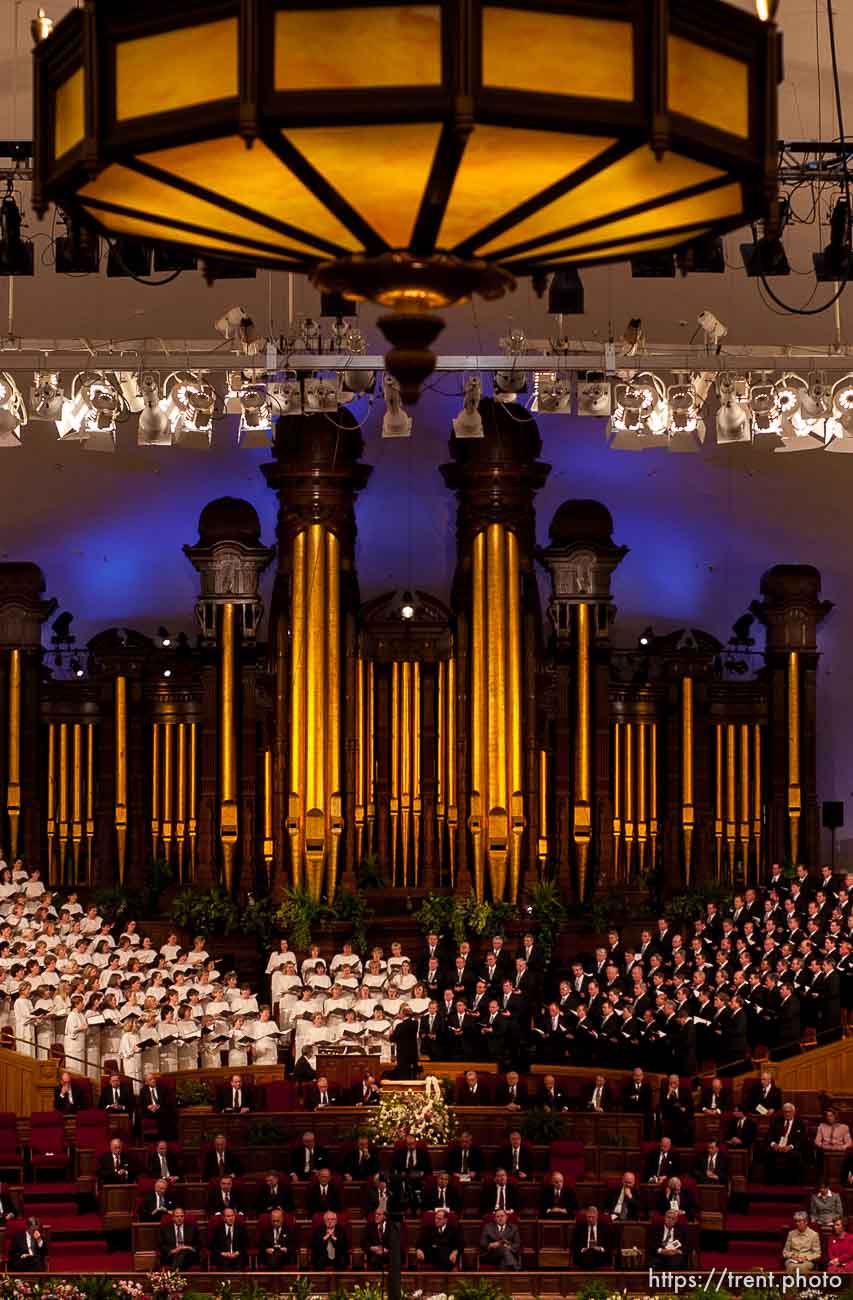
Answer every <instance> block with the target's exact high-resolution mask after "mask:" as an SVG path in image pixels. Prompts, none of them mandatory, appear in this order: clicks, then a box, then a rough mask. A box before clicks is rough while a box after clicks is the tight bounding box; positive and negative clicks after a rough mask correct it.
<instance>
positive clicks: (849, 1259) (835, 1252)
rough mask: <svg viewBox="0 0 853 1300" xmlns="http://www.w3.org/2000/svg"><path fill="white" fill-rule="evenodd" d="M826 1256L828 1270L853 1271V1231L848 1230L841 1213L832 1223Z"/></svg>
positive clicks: (837, 1271)
mask: <svg viewBox="0 0 853 1300" xmlns="http://www.w3.org/2000/svg"><path fill="white" fill-rule="evenodd" d="M826 1258H827V1270H828V1272H830V1273H853V1232H848V1230H847V1228H846V1227H845V1225H844V1220H843V1219H842V1218H841V1216H840V1215H839V1217H838V1218H837V1219H835V1220H834V1222H833V1224H832V1236H831V1237H830V1239H829V1245H828V1246H827V1248H826Z"/></svg>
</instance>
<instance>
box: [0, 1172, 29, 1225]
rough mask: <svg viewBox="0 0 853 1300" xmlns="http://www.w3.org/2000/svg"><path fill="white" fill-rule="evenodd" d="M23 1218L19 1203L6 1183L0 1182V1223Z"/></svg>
mask: <svg viewBox="0 0 853 1300" xmlns="http://www.w3.org/2000/svg"><path fill="white" fill-rule="evenodd" d="M21 1218H23V1211H22V1210H21V1203H20V1201H19V1200H18V1197H17V1196H16V1195H15V1193H14V1192H13V1191H12V1189H11V1187H10V1186H9V1184H8V1183H3V1182H0V1224H2V1223H6V1222H7V1221H8V1220H9V1219H21Z"/></svg>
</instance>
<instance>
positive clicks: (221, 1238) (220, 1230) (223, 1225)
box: [210, 1207, 249, 1269]
mask: <svg viewBox="0 0 853 1300" xmlns="http://www.w3.org/2000/svg"><path fill="white" fill-rule="evenodd" d="M210 1262H211V1264H212V1265H213V1267H214V1268H217V1269H244V1268H247V1267H248V1264H249V1234H248V1231H247V1229H246V1225H245V1223H243V1222H242V1221H241V1220H240V1219H238V1218H237V1215H236V1213H235V1211H234V1210H233V1208H230V1207H229V1209H227V1210H225V1211H224V1213H223V1215H222V1217H221V1218H220V1219H217V1221H216V1223H215V1224H214V1225H213V1228H212V1230H211V1233H210Z"/></svg>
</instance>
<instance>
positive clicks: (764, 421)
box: [749, 371, 782, 437]
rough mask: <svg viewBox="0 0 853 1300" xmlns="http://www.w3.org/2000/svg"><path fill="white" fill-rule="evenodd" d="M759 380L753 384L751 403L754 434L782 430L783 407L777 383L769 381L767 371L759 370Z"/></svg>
mask: <svg viewBox="0 0 853 1300" xmlns="http://www.w3.org/2000/svg"><path fill="white" fill-rule="evenodd" d="M758 375H759V382H758V383H757V384H751V385H750V389H749V405H750V408H751V410H752V434H753V437H756V436H757V435H759V434H763V433H775V434H780V433H781V432H782V407H781V404H780V401H779V394H778V392H777V390H776V385H775V384H771V383H768V374H767V372H766V371H760V372H758Z"/></svg>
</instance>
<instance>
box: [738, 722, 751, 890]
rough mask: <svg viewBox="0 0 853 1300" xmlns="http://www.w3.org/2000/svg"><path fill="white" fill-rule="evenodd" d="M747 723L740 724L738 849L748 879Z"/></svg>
mask: <svg viewBox="0 0 853 1300" xmlns="http://www.w3.org/2000/svg"><path fill="white" fill-rule="evenodd" d="M749 748H750V747H749V723H747V722H742V723H741V724H740V851H741V855H742V862H743V878H744V880H748V879H749V811H750V802H749Z"/></svg>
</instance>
